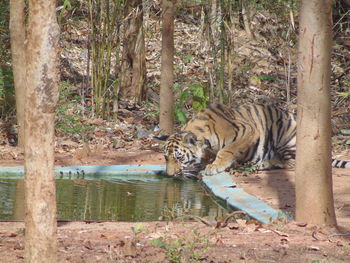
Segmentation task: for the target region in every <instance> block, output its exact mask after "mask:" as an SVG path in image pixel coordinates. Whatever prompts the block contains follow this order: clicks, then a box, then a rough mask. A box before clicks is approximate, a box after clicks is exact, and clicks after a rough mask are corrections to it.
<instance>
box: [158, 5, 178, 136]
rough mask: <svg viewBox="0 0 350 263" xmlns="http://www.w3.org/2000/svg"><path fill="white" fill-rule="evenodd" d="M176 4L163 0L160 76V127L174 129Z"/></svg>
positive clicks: (171, 131) (168, 130) (168, 131)
mask: <svg viewBox="0 0 350 263" xmlns="http://www.w3.org/2000/svg"><path fill="white" fill-rule="evenodd" d="M174 5H175V0H163V1H162V10H163V14H162V15H163V25H162V54H161V56H162V57H161V76H160V103H159V104H160V116H159V125H160V129H161V130H162V131H164V132H165V133H167V134H171V133H173V131H174V94H173V82H174V65H173V63H174Z"/></svg>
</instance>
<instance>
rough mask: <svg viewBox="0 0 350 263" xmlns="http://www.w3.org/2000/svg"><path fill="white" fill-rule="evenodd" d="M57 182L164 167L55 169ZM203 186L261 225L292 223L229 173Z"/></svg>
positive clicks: (3, 173) (9, 173) (7, 173)
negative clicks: (249, 191) (284, 220)
mask: <svg viewBox="0 0 350 263" xmlns="http://www.w3.org/2000/svg"><path fill="white" fill-rule="evenodd" d="M55 172H56V177H57V178H69V179H75V178H85V179H111V178H118V177H124V179H125V175H127V176H128V179H140V176H143V177H145V176H146V177H154V176H166V172H165V165H85V166H56V167H55ZM23 175H24V168H23V166H14V167H1V166H0V178H13V179H18V178H21V177H23ZM203 183H204V184H205V185H206V186H207V187H208V188H209V189H210V190H211V191H212V193H213V194H214V195H215V196H217V197H218V198H220V199H222V200H224V201H226V202H227V203H228V204H229V205H230V206H232V207H234V208H236V209H238V210H243V211H245V212H246V213H247V214H248V215H249V216H251V217H253V218H254V219H256V220H258V221H259V222H261V223H263V224H271V223H273V221H275V220H276V219H280V218H284V219H286V220H291V218H290V217H288V216H287V215H286V214H285V213H284V212H282V211H280V210H276V209H274V208H272V207H270V206H269V205H268V204H266V203H265V202H263V201H261V200H259V199H257V198H256V197H255V196H252V195H250V194H248V193H246V192H245V191H244V190H243V189H241V188H237V187H236V184H235V182H234V181H233V179H232V177H231V176H230V175H229V174H228V173H220V174H217V175H214V176H203Z"/></svg>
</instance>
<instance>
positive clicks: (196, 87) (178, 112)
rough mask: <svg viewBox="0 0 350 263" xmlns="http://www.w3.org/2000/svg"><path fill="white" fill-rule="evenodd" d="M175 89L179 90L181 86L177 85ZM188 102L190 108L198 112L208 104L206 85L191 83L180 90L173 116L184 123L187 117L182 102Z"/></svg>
mask: <svg viewBox="0 0 350 263" xmlns="http://www.w3.org/2000/svg"><path fill="white" fill-rule="evenodd" d="M175 89H178V90H180V89H181V87H180V86H177V87H175ZM188 102H190V104H191V106H192V108H193V109H194V110H195V111H196V112H199V111H200V110H202V109H204V108H205V107H207V106H208V102H209V96H208V94H207V90H206V87H205V86H203V85H200V84H196V83H195V84H192V85H191V86H189V87H188V88H185V89H184V90H182V91H181V92H180V95H179V98H178V100H177V102H176V103H175V108H174V113H175V118H176V119H177V120H178V121H179V122H180V123H181V124H184V123H186V122H187V117H186V114H185V112H184V104H188Z"/></svg>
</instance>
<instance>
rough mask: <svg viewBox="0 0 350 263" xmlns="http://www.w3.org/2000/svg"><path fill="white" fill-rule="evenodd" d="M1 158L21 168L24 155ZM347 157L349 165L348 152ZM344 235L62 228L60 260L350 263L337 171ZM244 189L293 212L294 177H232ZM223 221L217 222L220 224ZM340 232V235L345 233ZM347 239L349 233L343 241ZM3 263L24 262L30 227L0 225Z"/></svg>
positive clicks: (134, 157) (135, 159) (304, 228)
mask: <svg viewBox="0 0 350 263" xmlns="http://www.w3.org/2000/svg"><path fill="white" fill-rule="evenodd" d="M12 154H14V155H15V156H14V157H15V158H11V156H8V158H4V156H2V157H3V158H2V160H0V165H1V166H10V165H21V164H22V163H23V160H22V158H21V153H20V152H19V153H12ZM56 156H57V158H56V164H57V165H73V164H79V165H87V164H164V159H163V156H162V154H161V153H158V152H153V151H139V152H117V151H108V150H106V151H103V150H101V151H98V152H97V151H96V152H90V153H89V154H85V155H84V154H83V155H82V154H77V153H76V154H74V155H69V154H68V153H66V154H60V153H57V154H56ZM343 157H344V159H350V155H348V154H347V153H345V155H344V156H343ZM333 172H334V198H335V207H336V214H337V221H338V224H339V229H326V228H321V227H317V226H314V225H307V224H304V223H302V222H289V223H286V222H276V224H274V225H261V224H259V223H258V222H256V221H254V220H252V221H248V222H247V221H244V220H237V221H236V222H230V223H229V224H228V226H226V227H224V228H217V227H219V226H220V224H218V223H217V224H214V225H216V227H215V226H207V225H205V224H203V223H201V222H183V221H175V222H140V223H127V222H59V224H58V250H59V253H58V258H59V262H350V235H346V233H350V216H349V215H350V205H349V204H350V195H348V193H349V189H348V188H349V185H350V184H349V183H348V182H349V180H350V178H349V177H348V176H350V170H349V169H334V170H333ZM233 177H234V180H235V181H236V183H237V184H238V186H239V187H242V188H243V189H244V190H245V191H247V192H248V193H251V194H254V195H255V196H257V197H258V198H260V199H262V200H264V201H265V202H267V203H268V204H270V205H271V206H272V207H274V208H278V209H281V210H283V211H287V212H288V213H290V214H291V215H294V212H295V195H294V172H293V171H285V170H275V171H270V172H259V173H255V174H249V175H246V176H243V175H234V176H233ZM219 221H220V220H218V222H219ZM339 233H342V234H341V235H340V234H339ZM344 234H345V235H344ZM0 255H1V262H24V258H23V255H24V223H23V222H0Z"/></svg>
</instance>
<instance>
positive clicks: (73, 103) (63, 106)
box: [56, 82, 96, 137]
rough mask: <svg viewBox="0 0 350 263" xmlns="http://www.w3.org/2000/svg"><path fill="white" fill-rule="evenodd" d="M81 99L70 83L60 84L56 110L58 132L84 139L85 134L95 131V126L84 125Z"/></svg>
mask: <svg viewBox="0 0 350 263" xmlns="http://www.w3.org/2000/svg"><path fill="white" fill-rule="evenodd" d="M80 100H81V97H80V96H79V95H78V94H77V93H76V90H74V88H73V87H72V86H71V84H70V83H69V82H62V83H61V84H60V98H59V102H58V107H57V108H56V129H57V131H58V132H62V133H67V134H70V135H78V136H81V137H84V135H85V133H86V132H88V131H91V130H93V129H95V127H96V126H94V125H87V124H85V123H84V115H83V108H82V106H81V104H80V103H79V102H80Z"/></svg>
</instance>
